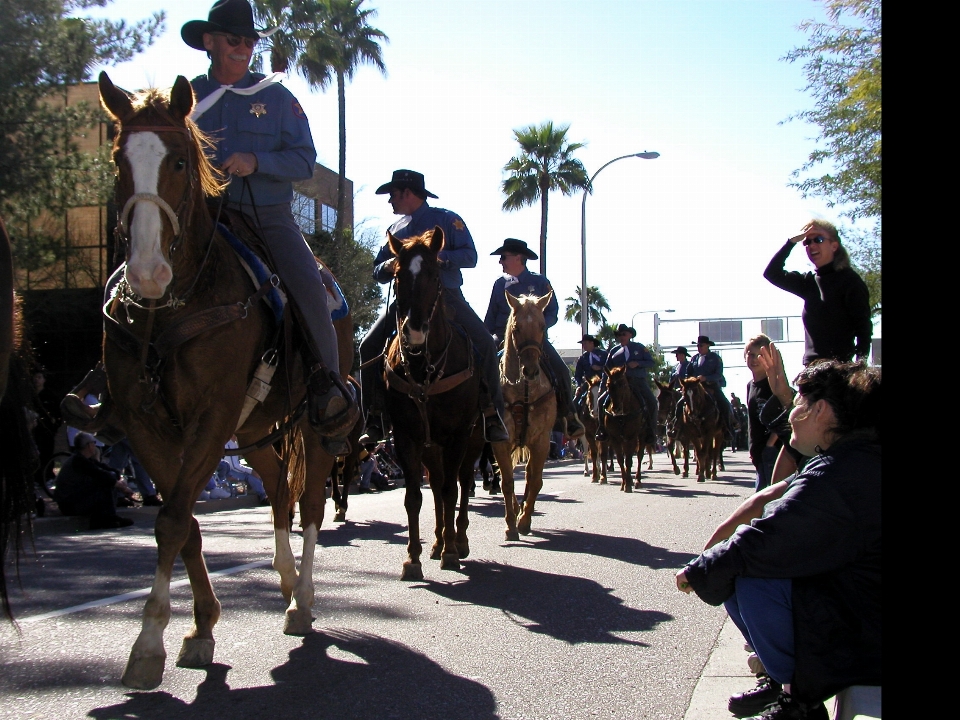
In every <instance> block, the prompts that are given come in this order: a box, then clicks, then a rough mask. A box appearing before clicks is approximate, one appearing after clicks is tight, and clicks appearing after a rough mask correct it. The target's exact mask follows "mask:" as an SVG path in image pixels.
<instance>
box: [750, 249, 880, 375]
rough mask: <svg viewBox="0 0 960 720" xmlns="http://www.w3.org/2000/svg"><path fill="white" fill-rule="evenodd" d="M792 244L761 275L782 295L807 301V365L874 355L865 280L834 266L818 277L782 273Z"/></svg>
mask: <svg viewBox="0 0 960 720" xmlns="http://www.w3.org/2000/svg"><path fill="white" fill-rule="evenodd" d="M793 246H794V243H792V242H790V241H787V243H786V244H785V245H784V246H783V247H782V248H780V250H779V251H778V252H777V254H776V255H774V256H773V258H772V259H771V260H770V264H769V265H767V269H766V270H764V271H763V276H764V277H765V278H766V279H767V280H769V281H770V282H771V283H773V284H774V285H776V286H777V287H778V288H780V289H781V290H786V291H787V292H789V293H793V294H794V295H797V296H799V297H801V298H803V330H804V335H805V339H804V348H803V364H804V365H809V364H810V362H811V361H812V360H814V359H815V358H834V359H836V360H841V361H844V362H848V361H850V360H852V359H853V356H854V353H856V355H857V356H858V357H863V358H866V357H868V356H869V355H870V340H871V338H872V337H873V321H872V320H871V319H870V292H869V290H867V285H866V283H865V282H863V278H861V277H860V276H859V275H857V273H856V272H854V271H853V270H852V269H850V268H848V267H847V268H844V269H843V270H837V269H836V268H835V267H834V263H832V262H831V263H827V264H826V265H824V266H823V267H820V268H817V270H816V272H805V273H800V272H786V271H785V270H784V269H783V265H784V263H785V262H786V261H787V256H789V255H790V251H791V250H793Z"/></svg>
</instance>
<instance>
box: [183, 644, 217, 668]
mask: <svg viewBox="0 0 960 720" xmlns="http://www.w3.org/2000/svg"><path fill="white" fill-rule="evenodd" d="M215 645H216V641H215V640H206V639H202V638H184V639H183V645H182V646H181V647H180V654H179V655H177V667H188V668H199V667H206V666H207V665H209V664H210V663H212V662H213V648H214V646H215Z"/></svg>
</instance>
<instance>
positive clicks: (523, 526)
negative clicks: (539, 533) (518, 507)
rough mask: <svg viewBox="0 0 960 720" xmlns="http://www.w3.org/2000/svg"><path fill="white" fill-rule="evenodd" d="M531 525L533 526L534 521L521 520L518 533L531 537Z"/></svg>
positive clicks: (518, 524)
mask: <svg viewBox="0 0 960 720" xmlns="http://www.w3.org/2000/svg"><path fill="white" fill-rule="evenodd" d="M531 525H533V521H532V520H521V521H520V522H518V523H517V532H518V533H520V534H521V535H529V534H530V526H531Z"/></svg>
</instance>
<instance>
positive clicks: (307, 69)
mask: <svg viewBox="0 0 960 720" xmlns="http://www.w3.org/2000/svg"><path fill="white" fill-rule="evenodd" d="M363 2H364V0H314V2H313V5H314V6H315V9H316V12H317V13H318V14H320V15H321V16H322V18H323V21H322V23H321V27H320V29H319V30H318V31H317V32H314V33H313V34H311V35H310V37H308V38H307V40H306V44H305V48H304V52H303V54H302V55H301V56H300V58H299V60H298V62H297V69H298V70H299V71H300V73H301V74H302V75H303V76H304V78H306V80H307V82H308V83H310V85H311V86H312V87H316V88H320V89H321V90H322V89H325V88H326V87H327V86H329V85H330V83H331V82H333V80H334V79H336V82H337V108H338V111H339V122H340V138H339V139H340V166H339V171H340V178H339V181H338V182H337V224H336V228H335V229H334V236H335V237H337V238H339V237H341V236H342V235H343V215H344V207H345V205H346V202H345V195H346V177H347V110H346V108H347V103H346V95H345V93H344V86H345V85H346V81H347V80H351V79H352V78H353V74H354V73H355V72H356V70H357V67H358V66H360V65H364V64H366V65H373V66H374V67H376V68H377V69H378V70H379V71H380V72H381V73H383V74H384V75H386V74H387V69H386V66H385V65H384V64H383V54H382V52H381V49H380V45H379V44H378V41H383V42H389V41H390V38H388V37H387V36H386V35H385V34H384V33H383V32H382V31H380V30H378V29H377V28H375V27H371V26H370V24H369V20H370V19H371V18H373V17H374V16H375V15H376V14H377V11H376V10H372V9H370V10H366V9H361V7H360V6H361V5H363Z"/></svg>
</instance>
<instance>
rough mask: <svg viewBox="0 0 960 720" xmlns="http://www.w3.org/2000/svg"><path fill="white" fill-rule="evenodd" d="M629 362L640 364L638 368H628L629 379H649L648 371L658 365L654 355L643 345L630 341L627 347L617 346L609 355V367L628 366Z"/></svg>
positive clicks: (607, 364)
mask: <svg viewBox="0 0 960 720" xmlns="http://www.w3.org/2000/svg"><path fill="white" fill-rule="evenodd" d="M629 362H638V363H640V364H639V365H638V366H637V367H634V368H631V367H628V368H627V377H634V378H641V379H644V380H646V379H647V371H648V370H649V369H650V368H652V367H654V366H655V365H656V364H657V361H656V360H654V359H653V355H651V354H650V351H649V350H647V348H646V347H644V346H643V345H642V344H640V343H638V342H633V341H630V342H628V343H627V344H626V345H617V346H616V347H615V348H613V349H611V350H610V351H609V352H608V353H607V363H606V366H607V367H617V366H619V365H626V364H627V363H629Z"/></svg>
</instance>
